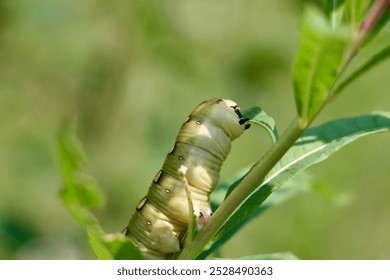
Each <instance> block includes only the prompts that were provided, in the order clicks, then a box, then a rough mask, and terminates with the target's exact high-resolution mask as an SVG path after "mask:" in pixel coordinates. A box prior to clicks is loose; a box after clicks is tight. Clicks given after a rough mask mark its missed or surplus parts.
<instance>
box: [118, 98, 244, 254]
mask: <svg viewBox="0 0 390 280" xmlns="http://www.w3.org/2000/svg"><path fill="white" fill-rule="evenodd" d="M248 127H249V124H246V119H243V117H242V115H241V112H240V109H239V107H238V106H237V104H236V103H234V102H233V101H231V100H227V99H216V98H215V99H211V100H208V101H204V102H203V103H201V104H199V105H198V106H197V107H196V108H195V109H194V110H193V111H192V113H191V114H190V115H189V117H188V118H187V120H186V121H185V122H184V123H183V125H182V127H181V129H180V131H179V134H178V136H177V138H176V141H175V144H174V145H173V147H172V148H171V149H170V151H169V152H168V155H167V157H166V159H165V162H164V164H163V167H162V169H161V170H159V171H158V172H157V174H156V176H155V177H154V179H153V182H152V184H151V185H150V187H149V191H148V193H147V195H146V196H145V197H144V198H143V199H142V200H141V201H140V202H139V203H138V205H137V207H136V210H135V212H134V213H133V216H132V217H131V220H130V223H129V225H128V226H127V228H126V229H125V234H126V235H127V236H128V237H129V238H131V239H132V240H133V241H134V242H135V243H136V244H137V245H138V246H139V248H140V250H141V252H142V254H143V255H144V256H145V258H147V259H166V258H167V257H168V255H169V254H171V253H175V252H179V251H180V250H181V247H180V240H181V237H182V235H183V234H184V233H185V232H186V230H187V227H188V224H189V222H190V221H191V218H192V217H190V216H189V208H188V207H189V206H188V205H189V204H192V206H193V211H194V215H195V216H196V217H197V222H198V223H200V224H201V223H206V222H207V221H208V220H209V219H210V217H211V215H212V212H211V208H210V203H209V197H210V193H211V192H212V191H213V189H214V188H215V186H216V184H217V183H218V181H219V171H220V169H221V166H222V163H223V161H224V160H225V159H226V157H227V155H228V153H229V152H230V148H231V141H232V140H234V139H236V138H237V137H239V136H240V135H241V134H242V133H243V132H244V130H245V129H247V128H248ZM183 166H184V167H185V170H186V172H185V179H186V180H185V182H184V181H183V177H182V176H183V174H182V173H181V171H179V169H180V170H182V169H181V167H183ZM188 190H189V192H188ZM188 194H189V195H190V198H188ZM188 199H190V200H191V202H192V203H189V200H188Z"/></svg>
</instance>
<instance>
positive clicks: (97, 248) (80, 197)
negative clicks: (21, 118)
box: [57, 121, 142, 260]
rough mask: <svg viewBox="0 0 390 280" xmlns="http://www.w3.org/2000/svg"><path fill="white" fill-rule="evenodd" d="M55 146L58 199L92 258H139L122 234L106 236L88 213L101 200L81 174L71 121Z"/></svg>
mask: <svg viewBox="0 0 390 280" xmlns="http://www.w3.org/2000/svg"><path fill="white" fill-rule="evenodd" d="M57 144H58V168H59V173H60V175H61V179H62V182H63V187H62V189H61V190H60V197H61V199H62V201H63V202H64V204H65V206H66V207H67V208H68V211H69V212H70V214H71V215H72V217H73V218H74V219H75V220H76V221H77V222H79V223H80V224H81V225H83V226H84V227H85V229H86V231H87V235H88V242H89V244H90V246H91V248H92V250H93V251H94V253H95V255H96V257H97V258H98V259H102V260H113V259H142V255H141V253H140V251H139V249H138V248H137V246H136V245H134V244H133V243H132V242H131V240H130V239H129V238H127V237H126V236H125V235H123V234H120V233H116V234H110V235H106V234H105V233H104V231H103V229H102V228H101V226H100V224H99V221H98V220H97V218H96V217H95V215H93V214H92V212H91V210H92V209H95V208H100V207H102V206H103V205H104V200H105V199H104V195H103V193H102V192H101V189H100V188H99V186H98V184H97V182H96V180H95V179H94V178H92V177H90V176H87V175H85V174H84V173H83V169H84V165H85V162H86V157H85V154H84V152H83V149H82V146H81V143H80V141H79V140H78V139H77V137H76V134H75V123H74V122H71V121H66V122H64V124H63V126H62V127H61V128H60V130H59V133H58V138H57Z"/></svg>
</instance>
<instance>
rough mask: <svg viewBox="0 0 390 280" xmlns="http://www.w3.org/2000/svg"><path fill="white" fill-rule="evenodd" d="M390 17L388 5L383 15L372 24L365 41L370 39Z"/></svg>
mask: <svg viewBox="0 0 390 280" xmlns="http://www.w3.org/2000/svg"><path fill="white" fill-rule="evenodd" d="M389 19H390V8H389V7H388V8H387V10H386V11H385V13H384V14H383V16H382V17H381V18H380V19H379V21H378V23H377V24H376V25H375V26H374V28H373V29H372V31H371V32H370V34H369V35H368V38H367V39H366V41H365V43H367V42H369V41H371V40H372V39H373V38H375V36H376V35H378V33H379V32H380V31H381V30H382V28H383V27H384V26H385V25H386V24H387V22H388V21H389Z"/></svg>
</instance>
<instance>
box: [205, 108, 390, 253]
mask: <svg viewBox="0 0 390 280" xmlns="http://www.w3.org/2000/svg"><path fill="white" fill-rule="evenodd" d="M389 129H390V113H383V112H382V113H381V112H378V113H372V114H369V115H364V116H359V117H355V118H348V119H339V120H335V121H331V122H328V123H326V124H323V125H320V126H318V127H315V128H311V129H308V130H307V131H306V132H305V133H304V135H303V136H302V137H301V138H299V139H298V140H297V142H296V143H295V144H294V146H293V147H292V148H291V149H290V150H289V151H288V152H287V153H286V154H285V156H284V157H283V158H282V159H281V160H280V161H279V162H278V164H277V165H275V167H274V168H273V169H272V170H271V171H270V173H269V174H268V175H267V177H266V179H265V181H264V182H263V183H262V184H261V186H259V187H258V188H257V189H256V190H255V191H254V192H253V193H252V195H250V196H249V197H248V198H247V200H245V201H244V202H243V203H242V205H241V206H240V207H239V208H238V209H237V211H236V212H235V213H234V214H233V215H232V216H231V217H230V219H229V220H228V221H227V222H226V223H225V224H224V226H223V227H222V228H221V229H220V231H219V232H218V233H217V235H216V236H215V237H214V239H213V241H214V242H216V241H218V240H219V239H221V238H222V237H224V240H225V239H226V237H225V235H227V234H229V235H230V231H236V230H237V229H238V228H239V227H240V226H241V225H242V223H243V222H244V221H245V219H247V218H248V217H249V216H250V215H252V216H251V218H253V217H254V216H255V215H253V214H252V213H253V212H254V211H257V212H256V213H257V215H258V214H260V213H262V210H261V209H262V208H264V207H266V205H267V204H266V202H265V203H263V201H264V200H265V199H266V198H267V197H268V196H270V195H271V193H273V192H274V191H275V190H277V189H278V188H279V187H280V186H281V185H282V184H283V183H285V182H288V180H290V179H291V178H292V177H293V176H295V175H296V174H297V173H299V172H301V171H303V170H304V169H306V168H307V167H309V166H311V165H313V164H315V163H318V162H321V161H323V160H325V159H327V158H328V157H329V156H330V155H331V154H333V153H334V152H336V151H337V150H339V149H340V148H342V147H343V146H345V145H347V144H349V143H351V142H353V141H355V140H356V139H358V138H360V137H362V136H366V135H370V134H373V133H377V132H383V131H387V130H389ZM306 182H308V183H310V181H308V180H306ZM298 185H299V183H298ZM282 188H283V187H282ZM282 188H280V190H282ZM281 201H283V200H281ZM260 205H261V208H259V206H260ZM229 235H227V236H229ZM214 245H216V244H214ZM217 245H220V244H217ZM216 247H217V246H213V248H212V249H215V248H216ZM206 254H207V253H206Z"/></svg>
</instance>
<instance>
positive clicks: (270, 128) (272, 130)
mask: <svg viewBox="0 0 390 280" xmlns="http://www.w3.org/2000/svg"><path fill="white" fill-rule="evenodd" d="M242 116H243V118H247V119H249V121H248V123H250V124H254V125H259V126H261V127H262V128H264V129H265V130H266V131H267V132H268V134H269V135H270V136H271V138H272V142H273V143H275V142H276V140H277V139H278V138H279V135H278V130H277V129H276V125H275V121H274V119H273V118H271V117H270V116H268V115H267V114H266V113H265V112H264V111H263V110H262V109H261V108H260V107H252V108H249V109H247V110H245V111H243V112H242Z"/></svg>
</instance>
